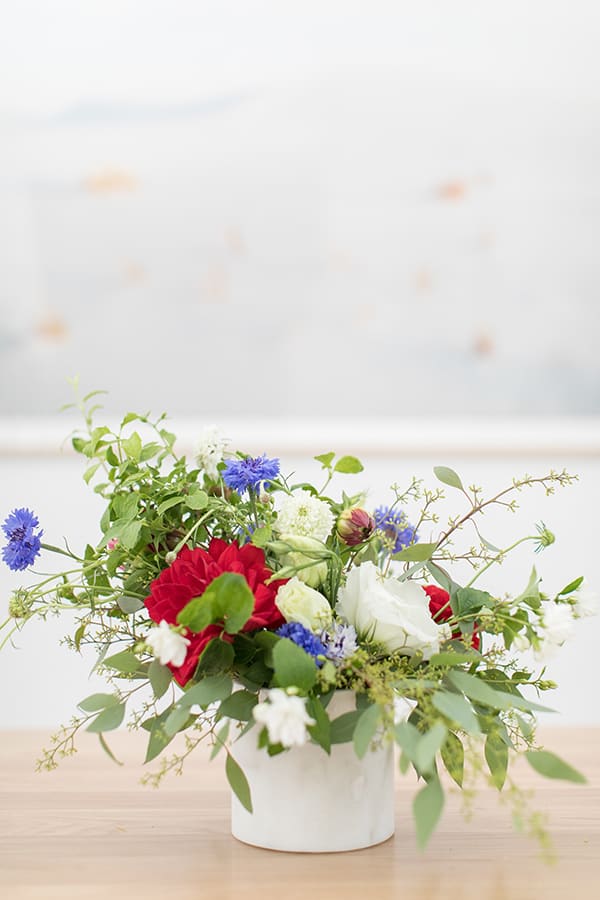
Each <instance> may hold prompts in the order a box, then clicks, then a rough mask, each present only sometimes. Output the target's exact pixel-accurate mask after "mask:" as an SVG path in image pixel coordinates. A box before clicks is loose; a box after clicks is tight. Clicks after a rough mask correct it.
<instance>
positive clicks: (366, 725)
mask: <svg viewBox="0 0 600 900" xmlns="http://www.w3.org/2000/svg"><path fill="white" fill-rule="evenodd" d="M380 723H381V708H380V707H379V706H378V705H377V703H373V704H372V705H371V706H367V708H366V709H365V710H364V712H362V713H361V715H360V718H359V720H358V722H357V723H356V728H355V729H354V737H353V741H354V752H355V753H356V755H357V756H358V758H359V759H362V758H363V756H365V754H366V752H367V750H368V749H369V747H370V746H371V741H372V740H373V738H374V737H375V734H376V732H377V729H378V728H379V725H380Z"/></svg>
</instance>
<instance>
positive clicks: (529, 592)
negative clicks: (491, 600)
mask: <svg viewBox="0 0 600 900" xmlns="http://www.w3.org/2000/svg"><path fill="white" fill-rule="evenodd" d="M540 581H541V578H540V577H539V575H538V573H537V571H536V568H535V566H534V567H533V568H532V570H531V575H530V576H529V581H528V582H527V587H526V588H525V590H524V591H523V592H522V593H521V594H519V596H518V597H515V599H514V602H515V603H522V602H524V601H525V600H536V601H539V600H540Z"/></svg>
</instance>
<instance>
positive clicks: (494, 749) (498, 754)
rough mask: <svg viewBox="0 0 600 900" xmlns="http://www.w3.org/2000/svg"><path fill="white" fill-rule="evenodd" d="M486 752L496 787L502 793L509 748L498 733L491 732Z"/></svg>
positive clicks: (487, 739)
mask: <svg viewBox="0 0 600 900" xmlns="http://www.w3.org/2000/svg"><path fill="white" fill-rule="evenodd" d="M484 752H485V758H486V761H487V764H488V766H489V769H490V775H491V776H492V782H493V784H494V787H497V788H498V790H499V791H501V790H502V788H503V787H504V782H505V780H506V772H507V769H508V747H507V745H506V744H505V743H504V741H503V740H502V738H501V737H500V735H499V734H498V732H497V731H490V733H489V734H488V736H487V738H486V739H485V750H484Z"/></svg>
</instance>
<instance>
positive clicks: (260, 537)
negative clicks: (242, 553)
mask: <svg viewBox="0 0 600 900" xmlns="http://www.w3.org/2000/svg"><path fill="white" fill-rule="evenodd" d="M272 536H273V535H272V533H271V529H270V528H269V527H268V526H267V525H261V527H260V528H255V529H254V531H253V532H252V538H251V541H252V543H253V544H254V546H255V547H265V546H266V545H267V544H268V543H269V541H270V540H271V538H272Z"/></svg>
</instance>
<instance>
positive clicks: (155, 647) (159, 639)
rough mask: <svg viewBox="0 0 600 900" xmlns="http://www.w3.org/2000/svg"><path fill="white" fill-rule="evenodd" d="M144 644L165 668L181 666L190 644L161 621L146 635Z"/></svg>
mask: <svg viewBox="0 0 600 900" xmlns="http://www.w3.org/2000/svg"><path fill="white" fill-rule="evenodd" d="M145 640H146V643H147V644H148V646H149V647H151V648H152V652H153V653H154V656H155V658H156V659H157V660H158V661H159V662H160V663H162V665H163V666H166V665H167V663H171V665H172V666H182V665H183V662H184V660H185V657H186V654H187V648H188V646H189V644H190V642H189V640H188V639H187V638H184V637H183V635H181V634H179V632H177V631H174V630H173V629H172V628H171V626H170V625H169V623H168V622H165V620H164V619H163V620H162V622H161V623H160V624H159V625H158V626H157V627H156V628H152V629H151V630H150V631H149V632H148V634H147V635H146V638H145Z"/></svg>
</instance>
